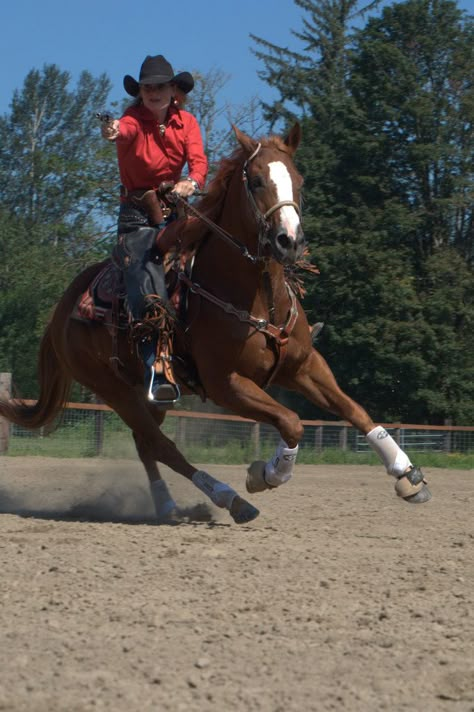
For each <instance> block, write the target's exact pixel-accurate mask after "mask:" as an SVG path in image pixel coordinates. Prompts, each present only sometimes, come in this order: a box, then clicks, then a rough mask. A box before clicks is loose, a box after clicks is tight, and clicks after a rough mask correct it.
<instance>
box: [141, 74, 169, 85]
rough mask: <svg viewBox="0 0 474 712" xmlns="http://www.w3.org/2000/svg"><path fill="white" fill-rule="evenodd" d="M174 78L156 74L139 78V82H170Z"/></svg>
mask: <svg viewBox="0 0 474 712" xmlns="http://www.w3.org/2000/svg"><path fill="white" fill-rule="evenodd" d="M172 80H173V77H169V76H164V75H163V74H155V75H154V76H151V77H144V78H143V79H139V80H138V83H139V84H168V83H169V82H171V81H172Z"/></svg>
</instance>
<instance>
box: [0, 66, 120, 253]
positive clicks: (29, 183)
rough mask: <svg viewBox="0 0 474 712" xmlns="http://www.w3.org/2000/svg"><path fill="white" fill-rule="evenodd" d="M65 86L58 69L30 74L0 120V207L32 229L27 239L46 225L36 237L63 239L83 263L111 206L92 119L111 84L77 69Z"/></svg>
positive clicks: (111, 159)
mask: <svg viewBox="0 0 474 712" xmlns="http://www.w3.org/2000/svg"><path fill="white" fill-rule="evenodd" d="M69 83H70V76H69V74H68V73H67V72H62V71H60V70H59V68H58V67H57V66H56V65H45V66H44V68H43V69H42V71H38V70H32V71H31V72H29V74H28V75H27V77H26V79H25V81H24V85H23V87H22V90H21V91H15V93H14V96H13V100H12V102H11V111H10V113H9V114H7V115H5V116H3V117H0V142H1V145H2V152H1V154H0V205H1V206H2V208H4V209H5V210H7V211H9V212H10V213H11V214H13V215H16V216H18V217H19V218H21V219H22V220H25V222H26V223H27V224H28V225H30V229H31V231H32V235H31V239H32V240H34V239H36V238H35V237H34V236H35V234H37V228H38V227H41V226H48V230H47V231H46V232H43V231H41V232H42V239H43V240H45V241H46V242H47V243H49V244H50V245H51V246H57V245H58V244H59V243H61V242H67V243H68V245H69V249H70V251H71V254H74V255H76V257H77V259H78V260H79V261H81V255H83V254H84V252H86V253H87V252H88V250H89V249H90V248H92V249H93V248H94V240H95V239H96V238H97V237H99V236H100V235H101V233H102V232H103V231H104V229H105V227H106V226H107V224H108V223H109V222H110V216H111V213H112V211H115V205H116V197H115V195H114V199H113V207H112V200H110V201H108V200H107V197H108V196H111V193H112V190H113V192H114V193H116V188H115V186H116V184H117V182H118V174H117V170H116V162H115V155H114V152H113V151H107V146H105V144H104V142H103V140H102V139H101V137H100V132H99V130H98V124H97V119H96V116H95V114H96V112H97V110H100V109H101V108H102V107H103V106H104V105H105V104H106V99H107V95H108V92H109V90H110V81H109V79H108V78H107V77H106V76H105V75H102V76H101V77H99V78H98V79H94V78H93V77H92V76H91V75H90V74H89V73H88V72H83V73H82V74H81V76H80V78H79V81H78V83H77V87H76V88H75V89H73V90H71V89H69ZM93 251H94V249H93ZM87 259H89V256H87V257H86V260H87Z"/></svg>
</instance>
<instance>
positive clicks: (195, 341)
mask: <svg viewBox="0 0 474 712" xmlns="http://www.w3.org/2000/svg"><path fill="white" fill-rule="evenodd" d="M234 132H235V135H236V138H237V142H238V144H237V148H236V149H235V151H234V153H233V154H232V155H231V156H230V157H228V158H226V159H223V161H222V162H221V164H220V167H219V169H218V171H217V173H216V176H215V178H214V179H213V181H212V182H211V183H210V186H209V189H208V192H207V194H206V195H205V196H204V197H203V198H201V200H200V201H199V202H198V203H197V205H196V208H195V209H194V211H195V213H197V214H198V215H199V217H200V218H201V220H199V219H197V220H196V219H193V220H190V221H188V223H189V227H187V228H185V230H184V238H186V240H187V241H188V243H189V242H193V241H194V242H195V243H198V246H197V248H196V253H195V256H194V264H193V268H192V273H191V274H190V276H186V274H185V273H184V272H181V273H180V278H181V280H182V281H183V282H184V284H186V285H187V287H188V292H187V311H186V315H185V317H184V324H182V326H183V327H184V328H182V329H178V330H177V332H176V339H175V355H176V358H177V359H178V360H179V356H180V355H181V356H186V358H187V359H188V360H189V359H191V360H192V362H193V364H194V366H195V370H196V372H197V374H198V378H199V381H200V384H201V388H202V390H203V391H204V392H205V393H206V395H207V397H209V398H211V399H212V400H213V401H214V402H215V403H216V404H218V405H219V406H222V407H223V408H225V409H227V410H229V411H232V412H234V413H236V414H238V415H240V416H243V417H245V418H249V419H252V420H256V421H260V422H263V423H269V424H271V425H273V426H274V427H275V428H276V429H277V430H278V432H279V433H280V436H281V439H280V442H279V444H278V446H277V448H276V451H275V453H274V456H273V457H272V458H271V459H270V460H269V461H268V462H263V461H262V462H255V463H252V465H250V467H249V469H248V474H247V480H246V487H247V491H249V492H252V493H254V492H261V491H264V490H266V489H273V488H275V487H278V486H280V485H282V484H283V483H285V482H286V481H288V479H289V478H290V477H291V474H292V470H293V465H294V462H295V459H296V454H297V450H298V443H299V441H300V440H301V438H302V435H303V426H302V424H301V421H300V419H299V417H298V415H297V414H296V413H295V412H293V411H292V410H290V409H289V408H286V407H284V406H283V405H281V404H279V403H278V402H277V401H275V400H274V399H273V398H272V397H271V396H270V395H268V393H267V392H266V391H265V388H266V386H267V385H268V384H269V383H270V381H271V382H272V383H273V384H275V385H278V386H282V387H283V388H287V389H290V390H294V391H297V392H298V393H300V394H302V395H303V396H305V397H306V398H307V399H309V400H310V401H311V402H312V403H314V404H315V405H316V406H318V407H319V408H322V409H325V410H327V411H330V412H331V413H334V414H336V415H338V416H339V417H340V418H342V419H344V420H347V421H349V422H350V423H352V424H353V425H354V426H355V427H356V428H357V429H358V430H359V431H360V432H361V433H362V434H364V435H365V436H366V438H367V441H368V443H369V444H370V446H371V447H372V448H373V449H374V450H375V451H376V452H377V454H378V455H379V457H380V459H381V460H382V462H383V464H384V466H385V468H386V471H387V472H388V474H390V475H393V476H394V478H395V490H396V492H397V494H398V495H399V496H400V497H402V498H403V499H404V500H406V501H408V502H414V503H419V502H425V501H427V500H428V499H429V498H430V497H431V494H430V492H429V490H428V488H427V486H426V482H425V480H424V478H423V475H422V473H421V471H420V469H419V468H418V467H416V466H414V465H412V463H411V462H410V460H409V459H408V457H407V455H406V454H405V453H404V452H403V451H402V450H401V449H400V448H399V447H398V445H397V444H396V443H395V441H394V440H393V439H392V438H391V436H390V435H389V434H388V433H387V432H386V431H385V430H384V428H383V427H381V426H376V425H375V423H374V422H373V421H372V420H371V418H370V417H369V415H368V414H367V413H366V411H365V410H364V409H363V408H362V407H361V406H360V405H358V404H357V403H356V402H355V401H354V400H352V399H351V398H350V397H349V396H348V395H347V394H346V393H344V392H343V391H342V390H341V389H340V388H339V386H338V384H337V382H336V380H335V377H334V375H333V373H332V371H331V369H330V368H329V366H328V364H327V363H326V361H325V360H324V358H323V357H322V356H321V354H319V353H318V351H316V350H315V349H314V348H313V345H312V341H311V334H310V329H309V326H308V322H307V320H306V316H305V313H304V311H303V309H302V307H301V304H300V303H299V301H298V300H297V298H296V296H295V294H294V291H293V290H292V287H291V286H290V284H288V281H287V277H286V270H285V268H288V267H291V266H294V265H295V264H296V263H297V262H298V261H300V260H301V258H302V255H303V251H304V235H303V229H302V224H301V219H300V193H301V188H302V183H303V180H302V178H301V176H300V175H299V173H298V171H297V170H296V167H295V165H294V161H293V156H294V153H295V151H296V149H297V147H298V145H299V142H300V137H301V133H300V127H299V125H298V124H295V126H293V128H292V129H291V130H290V132H289V134H288V136H287V137H286V139H285V140H283V139H282V138H281V137H279V136H270V137H267V138H263V139H262V140H261V141H260V142H257V141H256V140H254V139H252V138H250V137H249V136H247V135H246V134H244V133H243V132H242V131H240V130H239V129H238V128H237V127H234ZM190 208H191V206H190ZM103 266H104V263H100V264H96V265H93V266H92V267H90V268H89V269H86V270H85V271H84V272H82V273H81V274H79V276H78V277H77V278H76V279H75V280H74V281H73V282H72V284H71V285H70V286H69V288H68V289H67V290H66V292H65V293H64V295H63V296H62V298H61V300H60V301H59V303H58V305H57V307H56V309H55V311H54V314H53V316H52V318H51V320H50V323H49V325H48V327H47V328H46V331H45V333H44V335H43V339H42V343H41V348H40V354H39V383H40V396H39V399H38V402H37V403H36V404H35V405H33V406H28V405H26V404H24V403H21V402H10V403H7V402H1V403H0V414H1V415H3V416H5V417H6V418H8V419H9V420H11V421H12V422H15V423H17V424H20V425H22V426H27V427H30V428H37V427H40V426H42V425H44V424H45V423H47V422H49V421H51V420H52V419H53V418H54V417H55V416H56V415H57V414H58V412H59V411H60V410H61V409H62V407H63V406H64V404H65V402H66V400H67V397H68V392H69V388H70V385H71V382H72V380H76V381H78V382H79V383H81V384H83V385H84V386H86V387H87V388H89V389H90V390H91V391H93V392H95V393H96V394H97V395H98V396H100V398H101V399H102V400H103V401H104V402H105V403H107V404H108V405H109V406H110V407H111V408H112V409H113V410H114V411H115V412H116V413H117V414H118V415H119V416H120V417H121V418H122V420H123V421H124V422H125V423H126V424H127V425H128V426H129V427H130V428H131V430H132V432H133V436H134V439H135V443H136V448H137V452H138V455H139V457H140V459H141V461H142V463H143V465H144V467H145V470H146V472H147V475H148V478H149V482H150V489H151V494H152V497H153V501H154V504H155V509H156V514H157V518H158V520H162V521H164V520H166V519H167V518H168V517H169V516H170V513H171V512H172V511H173V510H174V508H175V507H176V504H175V502H174V501H173V500H172V498H171V496H170V494H169V492H168V489H167V486H166V483H165V482H164V481H163V480H162V479H161V476H160V473H159V470H158V467H157V462H161V463H163V464H165V465H167V466H168V467H170V468H172V469H173V470H175V471H176V472H178V473H179V474H181V475H183V476H184V477H186V478H187V479H189V480H191V481H192V482H193V483H194V484H195V485H196V486H197V487H198V488H199V489H200V490H201V491H202V492H204V493H205V494H206V495H207V496H208V497H209V498H210V499H211V501H212V502H214V504H216V505H217V506H219V507H223V508H226V509H227V510H228V511H229V512H230V514H231V516H232V518H233V519H234V521H236V522H237V523H242V522H247V521H250V520H252V519H254V518H255V517H256V516H257V515H258V513H259V512H258V510H257V509H256V508H255V507H254V506H253V505H252V504H250V503H249V502H247V501H246V500H245V499H243V498H242V497H240V496H239V495H238V494H237V493H236V491H235V490H234V489H232V488H231V487H229V486H228V485H226V484H224V483H223V482H220V481H219V480H217V479H216V478H214V477H211V476H210V475H209V474H208V473H206V472H204V471H201V470H197V469H196V468H195V467H193V466H192V465H191V464H190V463H189V462H188V461H187V460H186V459H185V458H184V457H183V455H182V454H181V453H180V452H179V451H178V449H177V448H176V446H175V444H174V443H173V442H172V441H171V440H169V439H168V438H167V437H166V436H165V435H164V434H163V433H162V431H161V429H160V425H161V424H162V422H163V420H164V417H165V414H166V413H165V411H164V410H162V409H160V408H157V407H156V405H155V404H153V403H150V402H149V401H147V398H146V394H145V391H144V388H143V386H142V365H141V362H140V359H139V358H138V357H137V354H136V352H135V350H134V349H133V348H132V347H131V345H130V339H129V338H128V335H127V334H126V333H125V332H122V333H118V335H117V336H116V339H115V341H116V342H117V343H115V344H114V338H113V336H112V335H111V333H110V331H109V330H108V328H107V327H106V326H105V325H104V324H101V323H98V322H89V323H85V322H84V321H80V320H78V319H76V318H75V317H74V308H75V305H76V302H77V300H78V298H79V296H80V295H81V294H83V292H84V290H85V289H86V288H87V286H88V285H89V284H90V282H91V280H93V279H94V278H95V277H96V276H97V274H98V273H99V271H100V270H101V269H103ZM117 359H119V360H120V363H121V364H122V372H123V373H124V376H123V377H122V376H121V375H120V374H119V373H118V371H117V368H115V367H113V361H114V360H115V361H117ZM178 377H179V369H178ZM184 392H186V387H185V384H184Z"/></svg>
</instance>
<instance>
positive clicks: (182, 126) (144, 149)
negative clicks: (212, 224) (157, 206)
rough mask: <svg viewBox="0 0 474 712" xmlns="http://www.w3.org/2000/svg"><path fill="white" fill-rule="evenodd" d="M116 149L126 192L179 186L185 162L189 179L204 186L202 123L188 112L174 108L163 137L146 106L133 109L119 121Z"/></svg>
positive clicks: (205, 172) (204, 157)
mask: <svg viewBox="0 0 474 712" xmlns="http://www.w3.org/2000/svg"><path fill="white" fill-rule="evenodd" d="M116 146H117V157H118V165H119V171H120V180H121V182H122V185H124V186H125V188H127V190H139V189H141V188H155V189H156V188H158V186H159V185H160V183H162V182H163V181H173V182H174V183H176V182H177V181H178V180H179V179H180V177H181V173H182V170H183V168H184V166H185V165H186V163H187V164H188V170H189V177H190V178H193V179H194V180H195V181H197V183H198V185H199V187H200V188H201V189H202V188H203V187H204V183H205V182H206V176H207V169H208V164H207V158H206V155H205V153H204V146H203V142H202V136H201V130H200V128H199V124H198V122H197V120H196V118H195V117H194V116H193V115H192V114H190V113H189V112H188V111H183V110H182V109H177V108H174V107H173V108H172V109H171V110H170V113H169V116H168V119H167V122H166V128H165V131H164V134H163V135H161V133H160V125H159V123H158V121H157V120H156V119H155V118H154V116H153V114H152V113H151V111H149V110H148V109H147V108H146V107H145V106H143V105H140V106H131V107H130V108H128V109H127V110H126V111H125V113H124V115H123V116H122V118H121V119H120V134H119V137H118V138H117V141H116Z"/></svg>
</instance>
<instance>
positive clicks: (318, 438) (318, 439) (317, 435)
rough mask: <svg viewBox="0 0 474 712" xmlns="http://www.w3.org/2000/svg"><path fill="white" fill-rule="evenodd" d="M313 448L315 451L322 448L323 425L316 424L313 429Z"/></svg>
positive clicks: (320, 450) (319, 450)
mask: <svg viewBox="0 0 474 712" xmlns="http://www.w3.org/2000/svg"><path fill="white" fill-rule="evenodd" d="M314 448H315V450H316V452H322V449H323V426H322V425H317V426H316V428H315V429H314Z"/></svg>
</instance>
